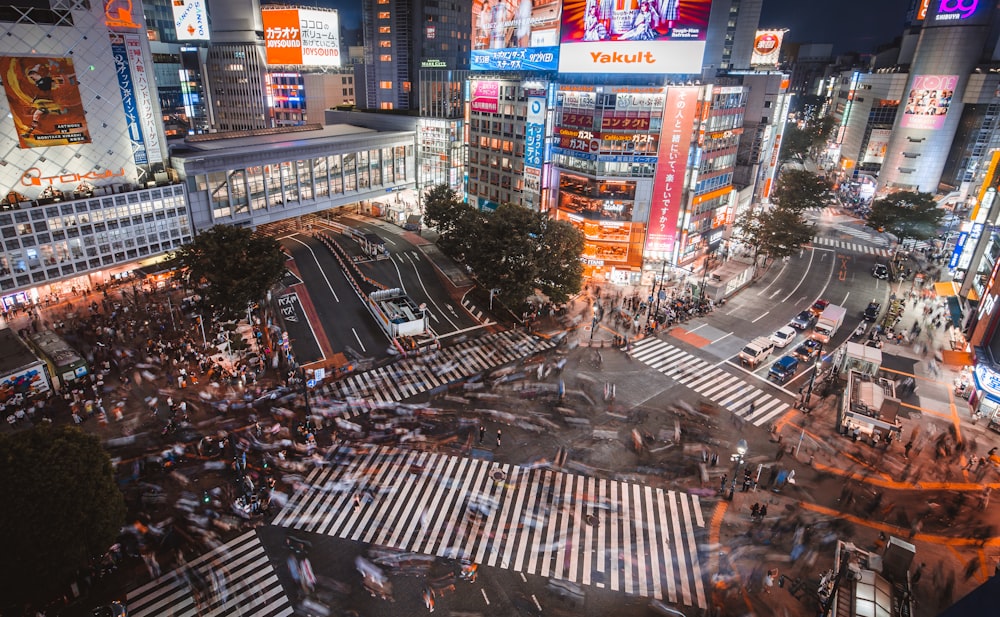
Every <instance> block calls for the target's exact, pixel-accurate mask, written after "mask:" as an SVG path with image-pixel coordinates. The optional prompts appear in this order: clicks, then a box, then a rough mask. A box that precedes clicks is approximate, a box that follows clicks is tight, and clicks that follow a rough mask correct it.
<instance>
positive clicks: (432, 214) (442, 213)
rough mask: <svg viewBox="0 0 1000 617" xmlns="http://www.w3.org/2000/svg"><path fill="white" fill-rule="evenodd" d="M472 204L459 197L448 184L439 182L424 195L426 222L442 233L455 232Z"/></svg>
mask: <svg viewBox="0 0 1000 617" xmlns="http://www.w3.org/2000/svg"><path fill="white" fill-rule="evenodd" d="M472 209H473V208H472V206H469V205H468V204H466V203H464V202H463V201H462V200H461V199H459V197H458V195H457V194H456V193H455V191H453V190H451V189H450V188H449V187H448V185H447V184H439V185H437V186H435V187H434V188H432V189H430V190H429V191H427V194H426V195H425V196H424V222H425V223H426V224H427V225H428V226H430V227H433V228H435V229H437V230H438V233H440V234H441V235H447V234H449V233H451V232H453V231H454V230H455V228H456V226H458V224H459V222H460V220H461V219H462V217H463V216H464V215H465V213H466V211H468V210H472Z"/></svg>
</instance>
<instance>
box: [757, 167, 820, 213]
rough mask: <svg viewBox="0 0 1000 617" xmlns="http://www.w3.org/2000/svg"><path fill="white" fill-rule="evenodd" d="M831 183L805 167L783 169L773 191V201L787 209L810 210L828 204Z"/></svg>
mask: <svg viewBox="0 0 1000 617" xmlns="http://www.w3.org/2000/svg"><path fill="white" fill-rule="evenodd" d="M830 188H831V186H830V183H829V182H828V181H827V180H826V179H825V178H822V177H821V176H819V175H817V174H814V173H813V172H811V171H808V170H805V169H788V168H787V167H786V168H785V169H782V171H781V175H780V176H779V177H778V183H777V185H776V186H775V187H774V190H773V191H771V201H772V202H773V203H774V204H776V205H778V206H780V207H781V208H784V209H786V210H796V211H802V210H808V209H810V208H822V207H824V206H825V205H826V198H827V194H828V193H829V191H830Z"/></svg>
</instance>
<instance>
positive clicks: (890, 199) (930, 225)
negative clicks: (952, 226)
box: [865, 191, 944, 244]
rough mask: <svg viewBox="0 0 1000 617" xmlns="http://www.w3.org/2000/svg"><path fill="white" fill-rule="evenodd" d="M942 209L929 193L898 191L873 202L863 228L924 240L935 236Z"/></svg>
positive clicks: (900, 238) (902, 239) (904, 238)
mask: <svg viewBox="0 0 1000 617" xmlns="http://www.w3.org/2000/svg"><path fill="white" fill-rule="evenodd" d="M943 216H944V210H942V209H940V208H938V205H937V203H936V202H935V201H934V196H933V195H931V194H930V193H917V192H914V191H899V192H898V193H892V194H891V195H887V196H886V197H883V198H882V199H876V200H875V201H874V202H873V203H872V209H871V212H870V213H869V214H868V220H867V221H865V225H866V226H868V227H871V228H872V229H874V230H876V231H879V232H884V233H890V234H892V235H894V236H896V239H897V240H899V243H900V244H902V243H903V242H904V241H906V240H927V239H928V238H933V237H934V236H935V235H936V234H937V230H938V226H939V225H940V223H941V218H942V217H943Z"/></svg>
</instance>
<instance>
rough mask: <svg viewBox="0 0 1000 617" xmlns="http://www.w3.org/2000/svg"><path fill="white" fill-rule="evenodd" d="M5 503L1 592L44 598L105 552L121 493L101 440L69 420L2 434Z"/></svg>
mask: <svg viewBox="0 0 1000 617" xmlns="http://www.w3.org/2000/svg"><path fill="white" fill-rule="evenodd" d="M0 465H2V467H3V470H4V483H5V491H4V493H5V495H6V500H7V503H6V504H5V505H4V507H3V508H0V554H2V555H3V556H4V557H3V559H0V598H3V599H4V600H5V601H14V602H22V603H23V602H27V601H37V600H38V599H40V598H47V597H50V596H51V595H52V593H53V592H55V591H61V590H63V589H64V588H65V586H66V585H67V584H68V583H69V582H71V581H72V579H73V578H74V574H75V573H76V571H77V570H78V569H79V568H81V567H83V566H85V565H86V564H87V560H88V559H89V558H91V557H94V556H100V555H101V554H103V553H104V552H105V551H106V550H107V549H108V548H109V547H110V546H111V545H112V544H113V543H114V542H115V539H116V538H117V537H118V533H119V531H120V529H121V526H122V524H123V523H124V520H125V500H124V498H123V497H122V494H121V491H119V490H118V486H117V484H116V483H115V478H114V473H113V471H112V468H111V459H110V458H108V455H107V453H106V452H105V451H104V449H103V448H102V447H101V443H100V441H98V439H97V438H96V437H94V436H91V435H87V434H85V433H83V432H82V431H80V430H78V429H76V428H73V427H47V426H43V427H39V428H33V429H30V430H27V431H20V432H17V433H13V434H9V435H0Z"/></svg>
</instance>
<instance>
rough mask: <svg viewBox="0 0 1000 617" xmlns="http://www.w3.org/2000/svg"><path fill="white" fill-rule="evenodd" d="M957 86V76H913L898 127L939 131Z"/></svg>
mask: <svg viewBox="0 0 1000 617" xmlns="http://www.w3.org/2000/svg"><path fill="white" fill-rule="evenodd" d="M957 85H958V75H914V76H913V81H912V82H911V83H910V90H909V93H908V94H907V97H906V101H905V104H904V106H903V119H902V120H900V123H899V126H900V127H902V128H904V129H929V130H937V129H940V128H941V127H942V126H944V119H945V116H947V115H948V108H949V107H951V99H952V96H954V94H955V87H956V86H957Z"/></svg>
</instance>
